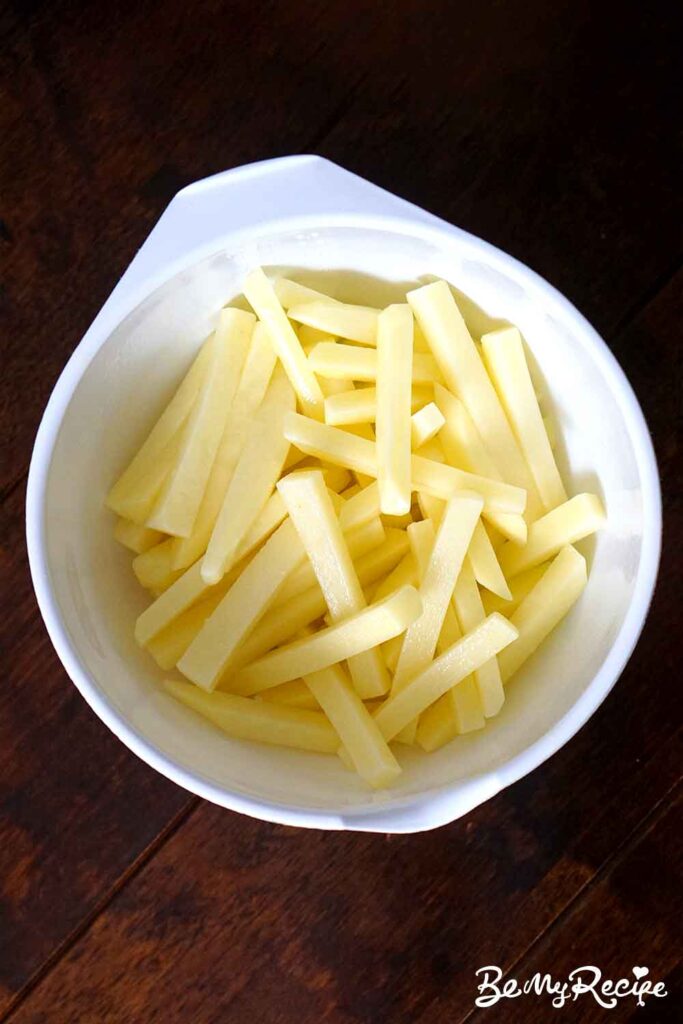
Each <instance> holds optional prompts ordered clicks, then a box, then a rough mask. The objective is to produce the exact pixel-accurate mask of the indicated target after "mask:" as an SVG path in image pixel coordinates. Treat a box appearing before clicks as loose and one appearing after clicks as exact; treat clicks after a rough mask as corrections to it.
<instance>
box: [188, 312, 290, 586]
mask: <svg viewBox="0 0 683 1024" xmlns="http://www.w3.org/2000/svg"><path fill="white" fill-rule="evenodd" d="M249 315H251V314H249ZM276 362H277V356H276V355H275V349H274V348H273V346H272V345H271V343H270V338H269V337H268V332H267V330H266V329H265V327H264V326H263V324H258V323H257V324H256V325H255V327H254V330H253V332H252V335H251V342H250V344H249V351H248V352H247V357H246V359H245V362H244V367H243V369H242V374H241V376H240V380H239V384H238V386H237V391H236V393H235V397H234V398H233V400H232V403H231V405H230V409H229V411H228V418H227V421H226V424H225V429H224V430H223V436H222V438H221V442H220V444H219V446H218V451H217V452H216V458H215V459H214V461H213V466H212V467H211V474H210V476H209V479H208V481H207V484H206V490H205V491H204V496H203V498H202V502H201V505H200V506H199V511H198V512H197V518H196V519H195V523H194V526H193V528H192V533H191V534H190V536H189V537H182V538H181V537H178V538H177V540H176V541H175V543H174V552H173V568H174V569H186V568H187V567H188V566H190V565H192V564H193V562H196V561H197V559H198V558H199V557H200V556H201V555H203V554H204V552H205V551H206V547H207V545H208V543H209V539H210V537H211V531H212V530H213V528H214V525H215V522H216V519H217V518H218V514H219V512H220V510H221V505H222V504H223V499H224V498H225V492H226V491H227V489H228V485H229V483H230V481H231V479H232V475H233V473H234V471H235V466H236V465H237V462H238V460H239V457H240V455H241V454H242V449H243V448H244V445H245V442H246V440H247V437H248V435H249V431H250V429H251V425H252V422H253V419H254V416H255V415H256V410H257V409H258V407H259V406H260V405H261V402H262V401H263V398H264V395H265V393H266V390H267V388H268V385H269V383H270V380H271V377H272V376H273V371H274V369H275V364H276ZM302 457H303V456H302Z"/></svg>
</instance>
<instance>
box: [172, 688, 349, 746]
mask: <svg viewBox="0 0 683 1024" xmlns="http://www.w3.org/2000/svg"><path fill="white" fill-rule="evenodd" d="M164 686H165V688H166V692H167V693H169V694H170V695H171V696H172V697H175V699H176V700H178V701H180V702H181V704H185V705H186V706H187V707H189V708H192V710H193V711H197V712H199V714H200V715H203V716H204V718H207V719H208V720H209V721H210V722H213V724H214V725H217V726H218V728H219V729H222V730H223V732H226V733H227V734H228V735H229V736H233V737H234V738H235V739H240V740H252V741H254V742H256V743H269V744H272V745H274V746H280V747H294V748H295V749H296V750H311V751H315V752H316V753H319V754H334V753H335V752H336V750H337V749H338V747H339V743H340V740H339V736H338V735H337V733H336V731H335V729H334V728H333V726H332V725H331V724H330V721H329V719H328V718H327V716H326V715H324V714H323V713H322V711H309V710H306V709H303V708H292V707H284V706H283V705H279V704H269V703H266V702H265V701H256V700H249V699H248V698H247V697H236V696H235V695H234V694H231V693H205V692H204V691H203V690H200V689H198V687H196V686H193V685H192V684H191V683H184V682H182V681H181V680H175V679H167V680H166V682H165V683H164Z"/></svg>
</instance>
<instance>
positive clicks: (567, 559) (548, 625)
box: [498, 546, 587, 682]
mask: <svg viewBox="0 0 683 1024" xmlns="http://www.w3.org/2000/svg"><path fill="white" fill-rule="evenodd" d="M586 581H587V572H586V559H585V558H584V557H583V556H582V555H580V554H579V553H578V551H576V549H575V548H573V547H570V546H568V547H565V548H562V550H561V551H560V552H559V554H558V555H557V556H556V557H555V559H554V560H553V561H552V562H551V563H550V565H549V566H548V568H547V569H546V571H545V572H544V573H543V576H542V577H541V579H540V580H539V581H538V583H537V584H536V586H535V587H533V589H532V590H530V591H529V593H528V594H527V596H526V597H525V598H524V600H523V601H522V603H521V604H520V605H519V607H518V608H517V609H516V611H514V612H513V613H512V615H511V616H510V622H511V623H512V624H513V626H515V628H516V629H517V630H518V631H519V639H517V640H516V641H515V642H514V643H513V644H511V645H510V647H509V649H508V651H507V652H505V651H504V652H503V653H502V654H501V655H500V658H499V662H498V663H499V665H500V671H501V675H502V678H503V681H504V682H507V681H508V680H509V679H510V678H511V676H513V675H514V674H515V672H516V671H517V670H518V669H519V668H520V666H521V665H523V664H524V662H525V661H526V660H527V658H529V657H530V656H531V655H532V654H533V653H534V651H535V650H536V649H537V648H538V647H539V645H540V644H541V643H542V642H543V640H545V638H546V637H547V636H548V634H549V633H550V632H551V631H552V630H553V629H555V627H556V626H557V625H558V623H559V622H560V621H561V620H562V619H563V618H564V616H565V615H566V614H567V612H568V611H569V610H570V608H571V607H572V605H573V604H574V603H575V602H576V601H577V599H578V598H579V596H580V595H581V593H582V591H583V589H584V587H585V586H586Z"/></svg>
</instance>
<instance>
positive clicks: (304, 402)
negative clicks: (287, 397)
mask: <svg viewBox="0 0 683 1024" xmlns="http://www.w3.org/2000/svg"><path fill="white" fill-rule="evenodd" d="M244 294H245V295H246V297H247V299H248V301H249V302H250V303H251V305H252V307H253V308H254V310H255V312H256V315H257V316H258V318H259V320H261V321H262V322H263V323H264V324H265V326H266V329H267V330H268V334H269V335H270V340H271V342H272V344H273V348H274V349H275V351H276V352H277V355H278V358H279V359H280V361H281V363H282V365H283V366H284V368H285V372H286V373H287V376H288V377H289V380H290V383H291V385H292V387H293V388H294V390H295V392H296V394H297V395H298V398H299V401H300V402H301V407H302V409H303V410H304V412H305V413H306V414H307V415H308V416H312V417H313V418H314V419H322V418H323V393H322V391H321V390H320V385H319V384H318V381H317V380H316V377H315V374H314V373H313V371H312V369H311V367H310V366H309V364H308V359H307V358H306V355H305V353H304V350H303V348H302V347H301V342H300V341H299V339H298V337H297V335H296V332H295V330H294V328H293V327H292V325H291V324H290V322H289V320H288V319H287V314H286V313H285V311H284V309H283V308H282V306H281V305H280V303H279V301H278V298H277V295H276V294H275V292H274V291H273V286H272V285H271V283H270V281H269V280H268V278H267V277H266V275H265V274H264V273H263V271H262V270H261V269H260V268H259V269H257V270H253V271H252V272H251V274H249V275H248V277H247V279H246V281H245V284H244Z"/></svg>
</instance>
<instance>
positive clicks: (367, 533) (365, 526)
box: [273, 518, 386, 607]
mask: <svg viewBox="0 0 683 1024" xmlns="http://www.w3.org/2000/svg"><path fill="white" fill-rule="evenodd" d="M385 536H386V533H385V529H384V526H383V524H382V520H381V519H379V518H375V519H371V520H370V521H369V522H367V523H362V524H361V526H354V527H352V528H351V529H350V530H345V531H344V539H345V545H346V548H347V550H348V552H349V555H350V557H351V559H352V560H353V561H355V560H357V559H359V558H361V557H362V556H363V555H365V554H367V552H368V551H372V550H373V548H377V547H379V546H380V544H382V543H383V541H384V539H385ZM315 583H316V574H315V570H314V566H313V564H312V562H311V561H306V562H304V563H303V565H300V566H299V567H298V568H297V569H295V570H294V572H293V573H292V574H291V575H290V576H288V578H287V580H286V581H285V584H284V586H283V587H282V589H281V590H280V591H279V592H278V595H277V598H276V599H275V601H274V602H273V607H275V606H279V605H283V604H286V603H287V601H291V600H292V598H293V597H296V596H297V595H298V594H302V593H303V592H304V591H305V590H308V589H309V588H310V587H312V586H314V585H315Z"/></svg>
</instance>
